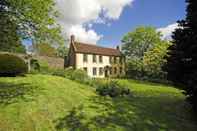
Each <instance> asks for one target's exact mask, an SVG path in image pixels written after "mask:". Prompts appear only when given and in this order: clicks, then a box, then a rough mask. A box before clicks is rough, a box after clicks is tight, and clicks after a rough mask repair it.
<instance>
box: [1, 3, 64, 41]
mask: <svg viewBox="0 0 197 131" xmlns="http://www.w3.org/2000/svg"><path fill="white" fill-rule="evenodd" d="M54 5H55V3H54V0H3V1H2V2H0V7H1V8H0V11H1V12H2V13H1V14H5V16H8V17H9V19H10V20H11V21H12V22H13V23H16V25H17V32H18V33H19V34H20V37H22V38H32V39H34V40H35V41H39V42H41V41H42V42H43V41H45V42H46V41H47V42H51V43H63V38H62V37H61V31H60V26H59V25H58V24H56V21H55V18H56V17H57V16H58V12H57V11H56V10H55V8H54Z"/></svg>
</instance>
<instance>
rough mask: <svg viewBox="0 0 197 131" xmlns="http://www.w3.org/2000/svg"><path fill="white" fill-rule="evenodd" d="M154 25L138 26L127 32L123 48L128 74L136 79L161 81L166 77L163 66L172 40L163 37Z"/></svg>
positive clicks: (123, 40)
mask: <svg viewBox="0 0 197 131" xmlns="http://www.w3.org/2000/svg"><path fill="white" fill-rule="evenodd" d="M161 36H162V35H161V33H160V32H158V31H157V30H156V28H154V27H138V28H136V29H135V30H134V31H133V32H129V33H128V34H126V35H125V36H124V37H123V39H122V42H123V46H122V50H123V53H124V54H125V55H126V57H127V75H128V76H129V77H132V78H136V79H146V80H150V81H153V80H154V81H156V80H157V81H160V80H163V79H165V72H163V71H162V68H161V67H162V66H163V64H164V63H165V62H166V61H165V60H164V56H165V55H166V53H167V48H168V47H169V45H170V42H168V41H165V40H162V39H161Z"/></svg>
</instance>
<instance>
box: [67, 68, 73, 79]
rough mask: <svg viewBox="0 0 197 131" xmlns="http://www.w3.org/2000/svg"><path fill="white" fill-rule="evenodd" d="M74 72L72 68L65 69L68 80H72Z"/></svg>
mask: <svg viewBox="0 0 197 131" xmlns="http://www.w3.org/2000/svg"><path fill="white" fill-rule="evenodd" d="M73 72H74V69H73V68H72V67H68V68H66V69H65V77H66V78H67V79H71V78H72V74H73Z"/></svg>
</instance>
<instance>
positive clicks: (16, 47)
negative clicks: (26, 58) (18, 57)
mask: <svg viewBox="0 0 197 131" xmlns="http://www.w3.org/2000/svg"><path fill="white" fill-rule="evenodd" d="M7 6H9V3H8V2H7V1H0V36H1V37H0V51H7V52H17V53H25V47H24V46H23V45H22V44H21V41H20V37H19V35H18V33H17V24H16V23H14V22H13V21H12V18H11V15H10V14H9V12H8V11H7V10H6V8H5V7H7Z"/></svg>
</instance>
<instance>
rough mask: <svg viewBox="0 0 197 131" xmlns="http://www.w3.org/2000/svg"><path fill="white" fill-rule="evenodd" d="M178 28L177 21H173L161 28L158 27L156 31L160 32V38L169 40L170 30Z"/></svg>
mask: <svg viewBox="0 0 197 131" xmlns="http://www.w3.org/2000/svg"><path fill="white" fill-rule="evenodd" d="M177 28H178V23H173V24H170V25H168V26H166V27H162V28H159V29H157V31H160V32H161V33H162V35H163V36H162V39H167V40H170V39H172V37H171V36H172V32H174V31H175V29H177Z"/></svg>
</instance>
